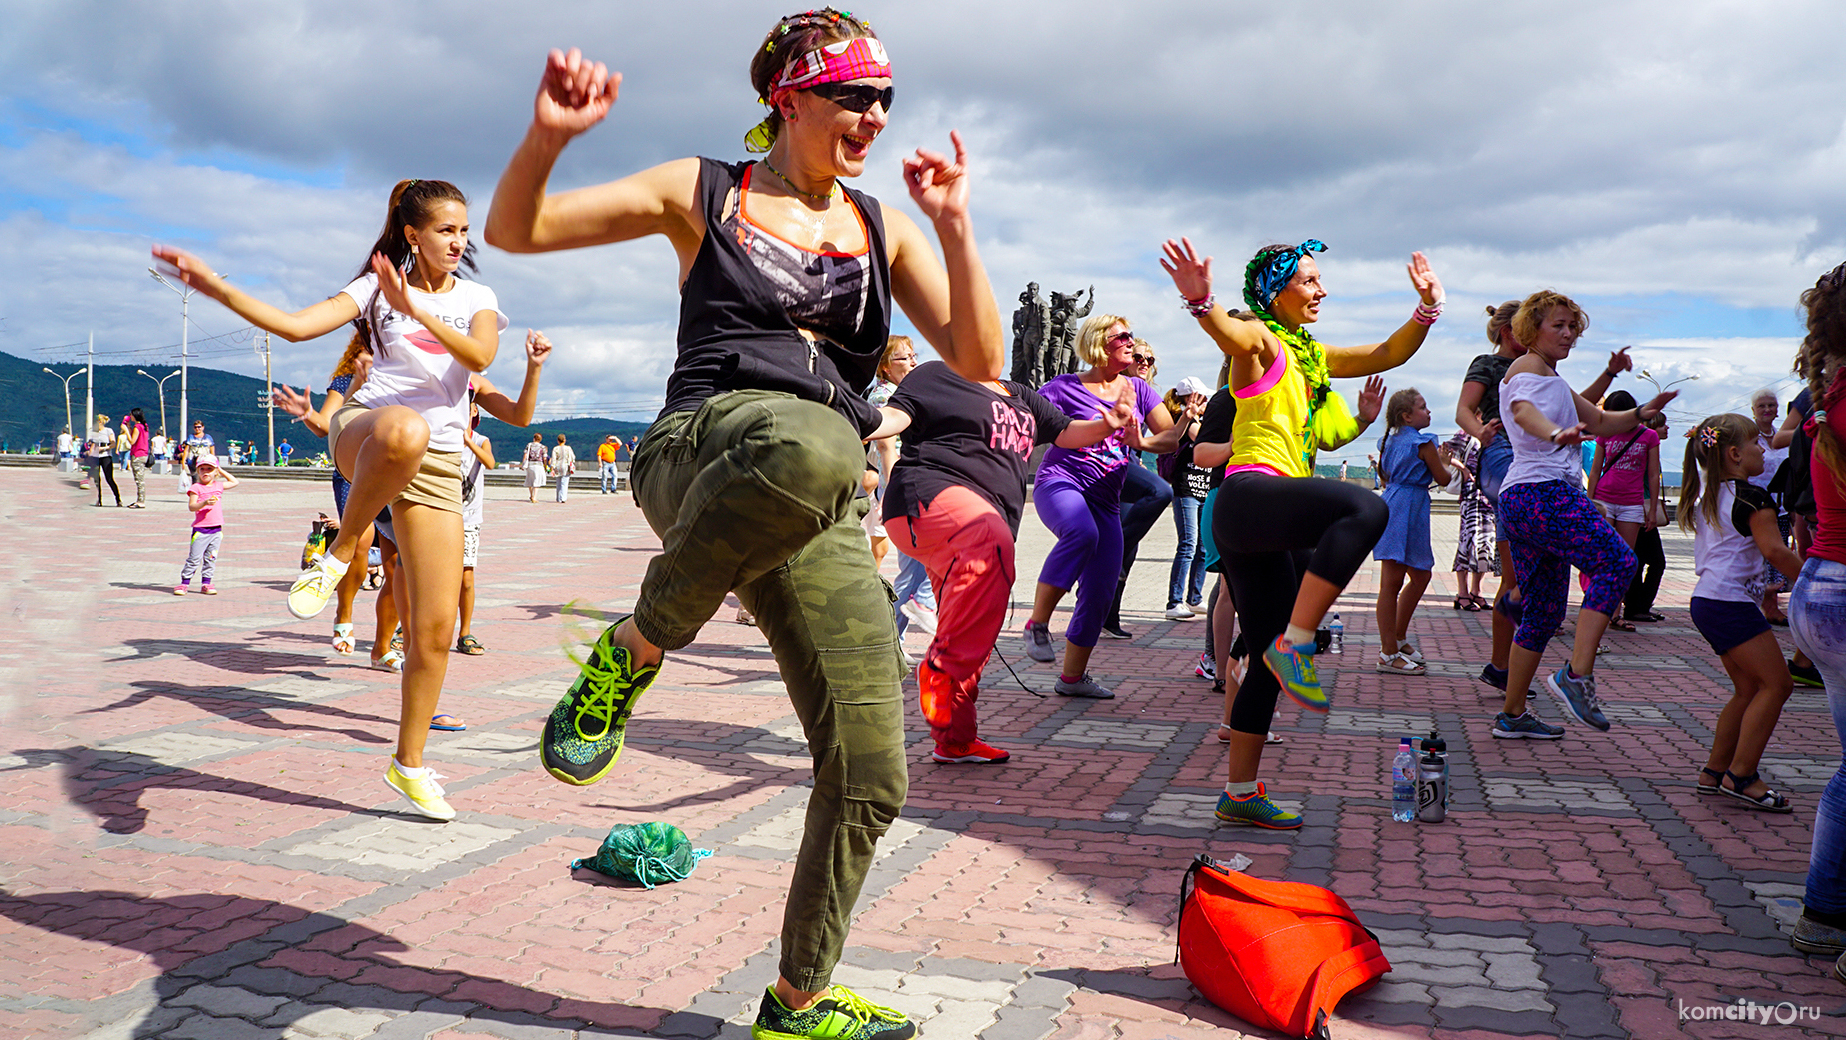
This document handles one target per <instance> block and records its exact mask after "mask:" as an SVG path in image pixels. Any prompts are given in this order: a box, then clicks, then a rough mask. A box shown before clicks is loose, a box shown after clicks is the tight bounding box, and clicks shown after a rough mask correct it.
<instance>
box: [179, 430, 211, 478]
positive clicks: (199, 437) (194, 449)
mask: <svg viewBox="0 0 1846 1040" xmlns="http://www.w3.org/2000/svg"><path fill="white" fill-rule="evenodd" d="M217 453H218V445H217V442H215V441H213V440H212V435H211V434H209V433H206V432H205V424H204V423H203V422H198V421H194V422H193V424H192V436H190V437H188V438H186V454H185V461H186V474H187V476H189V477H192V478H194V479H196V478H197V476H198V468H199V460H200V459H204V458H213V459H215V458H216V456H217Z"/></svg>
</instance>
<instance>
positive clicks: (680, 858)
mask: <svg viewBox="0 0 1846 1040" xmlns="http://www.w3.org/2000/svg"><path fill="white" fill-rule="evenodd" d="M709 855H711V850H710V849H695V848H693V847H692V840H691V839H690V838H687V837H686V832H685V831H682V830H680V829H679V828H678V827H675V826H673V825H672V824H670V823H660V822H653V823H634V824H624V825H622V826H619V827H611V828H610V829H609V836H608V837H606V838H604V839H603V844H602V848H600V849H597V850H596V855H594V856H590V857H588V858H586V859H573V860H571V861H570V868H571V869H572V870H576V869H577V868H578V867H588V868H590V869H591V870H594V871H596V872H597V873H598V874H607V875H608V876H610V877H612V878H620V879H622V880H623V881H635V882H639V883H640V884H641V886H642V887H644V888H653V887H654V885H655V884H657V883H662V882H667V881H684V880H686V878H688V877H690V876H691V875H692V868H694V867H696V866H698V865H699V861H700V860H702V859H704V858H705V857H707V856H709Z"/></svg>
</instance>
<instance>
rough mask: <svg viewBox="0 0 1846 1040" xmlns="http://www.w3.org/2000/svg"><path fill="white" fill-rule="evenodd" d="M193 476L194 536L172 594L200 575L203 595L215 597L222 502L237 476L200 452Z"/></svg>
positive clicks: (188, 503) (190, 496) (190, 492)
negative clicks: (214, 584) (214, 572)
mask: <svg viewBox="0 0 1846 1040" xmlns="http://www.w3.org/2000/svg"><path fill="white" fill-rule="evenodd" d="M193 476H194V477H195V479H194V481H193V483H192V486H191V487H188V488H187V489H186V508H188V509H190V510H192V538H191V540H190V541H189V542H187V548H186V564H185V566H183V567H181V568H180V572H179V584H178V585H175V586H173V594H174V595H175V596H184V595H185V594H186V590H187V589H188V588H189V587H190V586H191V585H192V576H193V575H194V574H197V575H198V576H199V592H200V594H202V595H206V596H216V595H217V594H218V590H217V589H214V588H212V572H213V571H214V570H215V569H216V568H217V565H218V545H219V542H220V541H221V540H222V539H223V537H224V507H223V506H221V505H220V504H219V502H220V501H221V500H222V499H223V498H224V493H225V492H226V491H229V490H230V489H232V488H234V487H236V486H237V478H236V477H233V476H231V475H230V474H229V473H226V472H224V471H223V470H221V469H219V468H218V461H217V460H216V459H214V458H212V457H211V456H209V455H201V456H199V458H198V459H197V460H196V461H195V462H194V464H193ZM99 504H100V503H99Z"/></svg>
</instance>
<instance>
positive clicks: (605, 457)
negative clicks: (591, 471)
mask: <svg viewBox="0 0 1846 1040" xmlns="http://www.w3.org/2000/svg"><path fill="white" fill-rule="evenodd" d="M621 446H622V442H621V441H619V440H617V439H616V437H615V434H613V433H612V434H610V435H609V436H607V437H604V438H603V442H602V443H601V444H598V445H597V446H596V470H597V474H598V475H599V476H600V477H601V478H602V493H603V494H605V495H607V494H609V493H611V492H613V491H614V490H615V456H616V452H618V451H619V450H621Z"/></svg>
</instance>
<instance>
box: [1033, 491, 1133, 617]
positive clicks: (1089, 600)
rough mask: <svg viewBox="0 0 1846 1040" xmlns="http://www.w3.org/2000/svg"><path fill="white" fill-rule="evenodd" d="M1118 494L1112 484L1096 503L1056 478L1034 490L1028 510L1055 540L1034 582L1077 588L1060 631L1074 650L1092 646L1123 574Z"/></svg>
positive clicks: (1057, 587) (1063, 587)
mask: <svg viewBox="0 0 1846 1040" xmlns="http://www.w3.org/2000/svg"><path fill="white" fill-rule="evenodd" d="M1120 494H1121V489H1120V488H1119V487H1115V486H1111V487H1110V488H1109V491H1108V497H1107V501H1102V502H1098V501H1096V500H1095V499H1093V498H1091V497H1090V496H1089V495H1087V494H1085V493H1084V492H1083V490H1082V489H1080V488H1078V487H1077V486H1076V485H1075V484H1072V483H1070V482H1068V481H1065V480H1059V479H1056V478H1052V479H1049V480H1040V481H1039V482H1038V483H1037V484H1036V485H1034V486H1033V488H1032V507H1033V508H1034V509H1037V510H1038V518H1039V519H1040V520H1043V521H1044V522H1045V526H1046V527H1049V528H1051V533H1052V534H1054V535H1057V538H1058V544H1057V545H1056V546H1053V547H1052V550H1051V553H1050V555H1048V556H1046V557H1045V565H1044V566H1043V567H1042V568H1040V569H1039V572H1038V580H1039V581H1041V582H1044V583H1045V584H1046V585H1049V586H1051V587H1052V588H1055V589H1068V588H1070V587H1071V586H1073V585H1075V586H1076V587H1077V603H1076V606H1075V607H1073V608H1072V610H1071V615H1070V628H1068V629H1066V630H1065V632H1064V638H1065V639H1068V640H1070V641H1071V643H1072V644H1074V645H1076V646H1095V645H1096V638H1097V637H1098V636H1100V635H1101V634H1102V622H1103V615H1104V614H1106V613H1107V612H1108V610H1109V601H1110V600H1111V599H1113V598H1115V581H1116V578H1117V577H1119V576H1120V575H1121V572H1122V517H1121V514H1120V513H1119V512H1117V510H1118V508H1119V503H1118V499H1119V496H1120Z"/></svg>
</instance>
